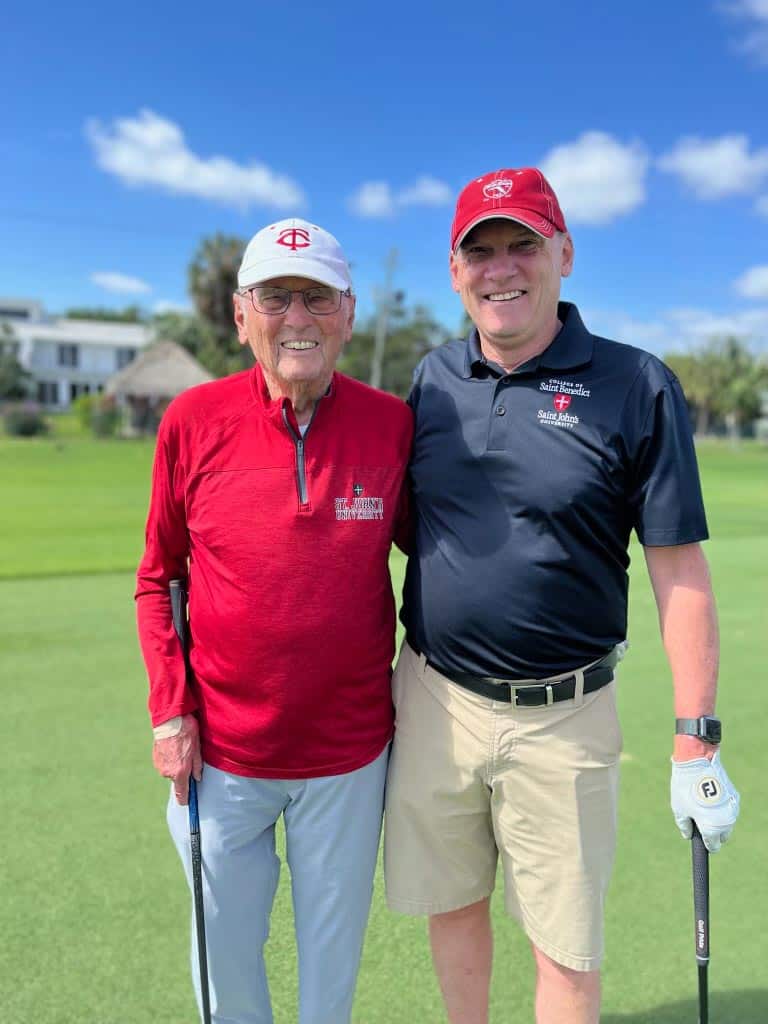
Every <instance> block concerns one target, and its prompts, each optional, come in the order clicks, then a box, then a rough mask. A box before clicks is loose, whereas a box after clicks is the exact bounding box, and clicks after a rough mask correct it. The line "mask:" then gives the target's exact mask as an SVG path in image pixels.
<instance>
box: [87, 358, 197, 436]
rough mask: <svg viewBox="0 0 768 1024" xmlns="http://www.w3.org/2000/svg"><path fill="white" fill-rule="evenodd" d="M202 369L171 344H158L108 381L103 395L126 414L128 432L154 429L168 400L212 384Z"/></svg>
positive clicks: (193, 359)
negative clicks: (114, 400)
mask: <svg viewBox="0 0 768 1024" xmlns="http://www.w3.org/2000/svg"><path fill="white" fill-rule="evenodd" d="M213 379H214V378H213V375H212V374H210V373H209V372H208V371H207V370H206V369H205V367H204V366H202V365H201V364H200V363H198V361H197V360H196V359H195V358H194V356H192V355H190V354H189V352H187V350H186V349H185V348H182V346H181V345H177V344H176V342H175V341H159V342H157V343H156V344H154V345H150V346H149V347H148V348H146V349H145V350H144V351H143V352H142V353H141V354H140V355H139V356H138V357H137V358H136V359H134V360H133V362H131V363H129V364H128V365H127V366H125V367H123V369H122V370H119V371H118V372H117V373H115V374H113V376H111V377H110V378H109V380H108V381H107V384H106V392H107V394H110V395H114V396H115V398H116V399H117V402H118V404H119V405H120V406H122V407H123V408H126V409H127V410H128V412H129V430H130V432H132V433H133V432H137V431H139V432H141V431H144V432H147V431H153V430H156V429H157V424H158V423H159V422H160V417H161V416H162V414H163V412H164V411H165V408H166V406H167V405H168V403H169V402H170V400H171V399H172V398H175V396H176V395H179V394H181V392H182V391H186V390H187V388H191V387H194V386H195V385H196V384H204V383H205V382H206V381H209V380H213Z"/></svg>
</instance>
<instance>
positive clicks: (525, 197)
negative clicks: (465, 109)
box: [451, 167, 568, 252]
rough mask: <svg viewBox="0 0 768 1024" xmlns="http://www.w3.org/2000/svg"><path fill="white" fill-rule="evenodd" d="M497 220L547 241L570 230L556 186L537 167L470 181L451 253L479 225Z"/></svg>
mask: <svg viewBox="0 0 768 1024" xmlns="http://www.w3.org/2000/svg"><path fill="white" fill-rule="evenodd" d="M495 217H501V218H502V219H504V220H515V221H517V222H518V223H519V224H524V225H525V226H526V227H527V228H530V229H531V231H535V232H536V234H537V235H542V236H543V237H544V238H551V237H552V236H553V235H554V233H555V230H557V231H567V230H568V229H567V228H566V226H565V218H564V217H563V211H562V210H561V209H560V204H559V203H558V201H557V196H556V195H555V193H554V191H553V189H552V186H551V185H550V184H549V182H548V181H547V179H546V178H545V177H544V175H543V174H542V173H541V171H540V170H538V168H536V167H521V168H518V169H517V170H513V169H508V170H503V171H491V172H490V173H488V174H484V175H483V176H482V177H480V178H474V179H473V180H472V181H470V183H469V184H468V185H467V186H466V187H465V188H464V189H463V190H462V192H461V193H460V195H459V198H458V200H457V201H456V214H455V216H454V218H453V225H452V226H451V251H452V252H455V251H456V248H457V247H458V246H459V245H461V243H462V241H463V240H464V238H465V237H466V235H467V233H468V232H470V231H471V230H472V228H473V227H475V225H476V224H480V223H482V221H484V220H492V219H493V218H495Z"/></svg>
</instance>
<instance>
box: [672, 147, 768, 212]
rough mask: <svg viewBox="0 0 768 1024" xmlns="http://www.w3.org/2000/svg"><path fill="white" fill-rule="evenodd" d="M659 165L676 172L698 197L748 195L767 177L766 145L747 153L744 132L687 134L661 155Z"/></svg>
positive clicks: (767, 159)
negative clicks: (708, 136) (703, 136)
mask: <svg viewBox="0 0 768 1024" xmlns="http://www.w3.org/2000/svg"><path fill="white" fill-rule="evenodd" d="M659 167H660V168H661V169H662V170H663V171H668V172H669V173H670V174H676V175H677V176H678V177H679V178H681V180H682V181H683V182H684V183H685V184H686V185H687V186H688V187H689V188H691V189H693V191H694V193H695V194H696V195H697V196H698V198H699V199H720V198H721V197H722V196H729V195H738V194H749V193H750V192H754V191H755V189H757V188H759V186H760V183H761V182H762V181H763V179H764V178H766V177H768V148H764V149H757V150H755V151H754V152H752V153H750V151H749V139H748V138H747V136H746V135H722V136H720V138H718V139H700V138H698V137H696V136H688V137H686V138H683V139H680V141H679V142H678V143H677V145H676V146H675V147H674V149H672V150H671V151H670V152H669V153H665V154H664V156H662V157H660V159H659Z"/></svg>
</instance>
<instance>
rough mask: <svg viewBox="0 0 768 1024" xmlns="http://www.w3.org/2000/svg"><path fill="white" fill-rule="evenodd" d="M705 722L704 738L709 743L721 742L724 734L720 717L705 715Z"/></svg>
mask: <svg viewBox="0 0 768 1024" xmlns="http://www.w3.org/2000/svg"><path fill="white" fill-rule="evenodd" d="M703 724H704V735H703V737H702V739H705V740H706V741H707V742H708V743H719V742H720V739H721V737H722V734H723V727H722V725H721V724H720V719H719V718H710V717H709V716H707V715H705V716H704V718H703Z"/></svg>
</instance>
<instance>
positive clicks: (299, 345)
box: [283, 341, 317, 352]
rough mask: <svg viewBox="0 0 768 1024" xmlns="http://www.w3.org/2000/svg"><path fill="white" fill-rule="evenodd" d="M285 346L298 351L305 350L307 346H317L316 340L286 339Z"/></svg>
mask: <svg viewBox="0 0 768 1024" xmlns="http://www.w3.org/2000/svg"><path fill="white" fill-rule="evenodd" d="M283 348H291V349H294V350H295V351H297V352H301V351H303V350H304V349H305V348H317V342H316V341H284V342H283Z"/></svg>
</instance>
